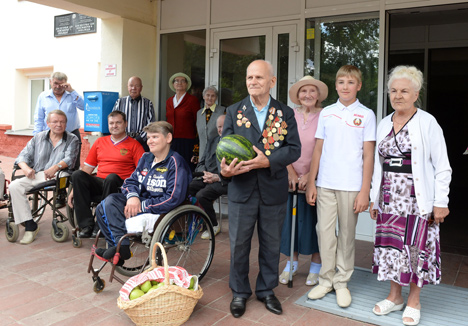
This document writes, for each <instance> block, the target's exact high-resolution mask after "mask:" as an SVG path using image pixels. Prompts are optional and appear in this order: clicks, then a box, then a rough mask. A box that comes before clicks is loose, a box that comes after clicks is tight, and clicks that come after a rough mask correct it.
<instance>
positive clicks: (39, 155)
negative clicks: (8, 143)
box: [9, 110, 78, 244]
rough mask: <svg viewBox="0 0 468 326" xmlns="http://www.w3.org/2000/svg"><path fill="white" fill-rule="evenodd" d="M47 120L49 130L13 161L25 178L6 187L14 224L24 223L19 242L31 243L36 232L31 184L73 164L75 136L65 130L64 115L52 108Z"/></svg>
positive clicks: (32, 140)
mask: <svg viewBox="0 0 468 326" xmlns="http://www.w3.org/2000/svg"><path fill="white" fill-rule="evenodd" d="M46 122H47V126H48V128H49V129H50V130H46V131H42V132H40V133H38V134H36V135H35V136H34V137H33V138H32V139H31V140H30V141H29V142H28V143H27V145H26V147H25V148H24V149H23V150H22V151H21V153H20V154H19V156H18V158H17V159H16V161H15V164H17V165H18V166H19V167H20V168H21V170H22V171H23V172H24V175H25V177H24V178H20V179H16V180H13V181H12V182H11V183H10V187H9V190H10V198H11V204H12V207H13V216H14V218H15V223H16V224H20V223H24V225H25V227H26V232H25V234H24V237H23V239H22V240H21V241H20V243H21V244H30V243H31V242H33V241H34V239H35V238H36V235H37V232H38V231H39V226H38V225H37V223H36V222H34V220H33V218H32V215H31V207H30V206H29V201H28V198H27V196H26V195H25V194H26V193H27V192H28V191H29V190H30V189H31V188H33V187H34V186H37V185H38V184H41V183H43V182H44V181H46V180H49V179H53V178H55V176H56V174H57V172H58V171H60V170H63V169H65V168H67V167H73V166H74V165H75V160H76V157H77V155H78V138H77V137H76V136H75V135H74V134H72V133H70V132H68V131H66V130H65V127H66V126H67V116H66V114H65V113H64V112H63V111H61V110H53V111H51V112H50V113H49V114H48V115H47V119H46Z"/></svg>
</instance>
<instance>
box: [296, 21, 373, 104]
mask: <svg viewBox="0 0 468 326" xmlns="http://www.w3.org/2000/svg"><path fill="white" fill-rule="evenodd" d="M304 52H305V63H304V73H305V74H306V75H311V76H313V77H314V78H318V79H320V80H321V81H323V82H324V83H325V84H327V86H328V90H329V92H328V98H327V99H326V100H325V101H324V103H323V105H324V106H326V105H329V104H332V103H334V102H336V101H337V99H338V95H337V93H336V92H335V91H334V90H335V76H336V72H337V71H338V69H339V68H340V67H341V66H343V65H346V64H351V65H354V66H356V67H358V68H359V69H360V70H361V72H362V88H361V91H359V93H358V98H359V101H360V102H361V103H362V104H364V105H365V106H367V107H368V108H370V109H372V110H373V111H374V112H376V110H377V85H378V65H379V19H378V18H364V19H352V18H348V17H339V19H334V18H327V19H321V20H317V19H316V20H314V19H308V20H306V40H305V51H304Z"/></svg>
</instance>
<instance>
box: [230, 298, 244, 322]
mask: <svg viewBox="0 0 468 326" xmlns="http://www.w3.org/2000/svg"><path fill="white" fill-rule="evenodd" d="M246 303H247V299H245V298H240V297H234V298H232V301H231V314H232V315H233V316H234V318H239V317H240V316H242V315H243V314H244V312H245V304H246Z"/></svg>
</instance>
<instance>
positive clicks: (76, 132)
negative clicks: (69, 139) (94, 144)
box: [71, 129, 81, 170]
mask: <svg viewBox="0 0 468 326" xmlns="http://www.w3.org/2000/svg"><path fill="white" fill-rule="evenodd" d="M71 133H72V134H74V135H75V136H76V137H78V155H77V157H76V161H75V166H74V168H73V170H79V169H80V155H81V134H80V129H75V130H73V131H72V132H71Z"/></svg>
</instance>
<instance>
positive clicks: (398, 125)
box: [392, 109, 417, 130]
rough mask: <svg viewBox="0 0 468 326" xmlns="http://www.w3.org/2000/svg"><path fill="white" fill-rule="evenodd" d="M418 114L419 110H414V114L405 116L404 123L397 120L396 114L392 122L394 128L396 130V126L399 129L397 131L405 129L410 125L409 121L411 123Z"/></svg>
mask: <svg viewBox="0 0 468 326" xmlns="http://www.w3.org/2000/svg"><path fill="white" fill-rule="evenodd" d="M416 112H417V109H416V110H414V112H413V113H411V114H408V115H407V116H404V117H403V120H402V122H398V121H397V119H396V118H397V116H396V114H394V115H393V118H392V122H393V127H394V129H395V125H396V127H397V128H396V129H398V130H400V129H401V128H403V127H404V126H405V125H406V124H407V123H408V121H410V120H411V118H413V116H414V115H415V114H416Z"/></svg>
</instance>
